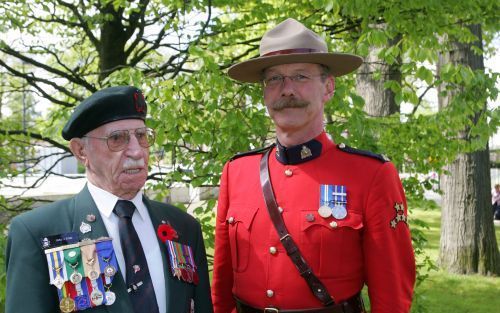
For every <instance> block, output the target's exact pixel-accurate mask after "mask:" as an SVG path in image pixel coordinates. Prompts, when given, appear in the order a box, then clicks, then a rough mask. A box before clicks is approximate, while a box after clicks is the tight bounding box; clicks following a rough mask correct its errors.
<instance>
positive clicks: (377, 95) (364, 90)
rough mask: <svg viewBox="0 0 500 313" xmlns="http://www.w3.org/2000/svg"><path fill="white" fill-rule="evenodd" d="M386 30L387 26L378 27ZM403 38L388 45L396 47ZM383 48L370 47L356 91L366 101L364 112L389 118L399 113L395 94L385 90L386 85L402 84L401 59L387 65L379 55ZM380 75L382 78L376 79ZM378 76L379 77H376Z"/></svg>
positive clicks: (357, 80)
mask: <svg viewBox="0 0 500 313" xmlns="http://www.w3.org/2000/svg"><path fill="white" fill-rule="evenodd" d="M377 27H379V28H384V27H385V24H381V25H378V26H377ZM400 40H401V36H400V35H398V36H396V37H394V38H392V39H390V40H389V42H388V45H389V46H394V45H397V44H398V43H399V41H400ZM382 48H383V47H374V46H372V47H370V51H369V53H368V55H367V56H366V57H365V60H364V63H363V64H362V65H361V67H360V68H359V70H358V71H357V75H356V91H357V93H358V94H359V95H360V96H361V97H362V98H363V99H364V100H365V107H364V111H365V112H366V113H368V115H370V116H374V117H375V116H388V115H391V114H393V113H396V112H398V111H399V108H398V106H397V104H396V101H395V97H394V92H393V91H392V90H391V89H386V88H384V83H385V82H387V81H389V80H394V81H396V82H398V83H401V71H400V69H399V67H400V65H401V59H400V57H398V59H397V60H396V62H394V63H393V64H388V63H386V62H385V61H384V60H383V59H381V58H380V57H379V56H378V54H379V53H380V51H381V50H382ZM378 73H380V78H376V76H378ZM375 74H377V75H375Z"/></svg>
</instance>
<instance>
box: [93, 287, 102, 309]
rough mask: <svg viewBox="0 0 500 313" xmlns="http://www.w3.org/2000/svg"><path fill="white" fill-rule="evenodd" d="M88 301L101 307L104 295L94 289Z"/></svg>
mask: <svg viewBox="0 0 500 313" xmlns="http://www.w3.org/2000/svg"><path fill="white" fill-rule="evenodd" d="M90 301H92V303H93V304H94V305H96V306H98V305H101V304H102V302H103V301H104V295H103V294H102V292H101V291H100V290H99V289H94V290H92V293H91V294H90Z"/></svg>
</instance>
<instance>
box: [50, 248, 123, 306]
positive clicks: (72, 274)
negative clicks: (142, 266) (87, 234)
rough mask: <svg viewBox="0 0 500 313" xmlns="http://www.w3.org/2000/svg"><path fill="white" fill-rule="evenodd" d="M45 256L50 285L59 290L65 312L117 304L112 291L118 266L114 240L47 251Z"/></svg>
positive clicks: (61, 304) (60, 302)
mask: <svg viewBox="0 0 500 313" xmlns="http://www.w3.org/2000/svg"><path fill="white" fill-rule="evenodd" d="M45 255H46V257H47V264H48V267H49V273H50V284H51V285H54V286H56V287H57V292H58V295H59V308H60V309H61V311H62V312H63V313H69V312H74V311H81V310H85V309H88V308H91V307H95V306H99V305H103V304H104V305H112V304H113V303H114V302H115V300H116V295H115V293H114V292H112V291H111V290H110V288H111V283H112V280H113V277H114V276H115V274H116V272H117V268H118V265H117V261H116V256H115V253H114V250H113V244H112V241H111V238H101V239H97V240H85V241H81V242H79V243H75V244H69V245H65V246H60V247H57V248H52V249H47V250H45Z"/></svg>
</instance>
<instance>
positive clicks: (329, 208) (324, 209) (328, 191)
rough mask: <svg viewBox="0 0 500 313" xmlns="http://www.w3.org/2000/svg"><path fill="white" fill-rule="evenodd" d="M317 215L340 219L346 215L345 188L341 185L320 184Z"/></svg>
mask: <svg viewBox="0 0 500 313" xmlns="http://www.w3.org/2000/svg"><path fill="white" fill-rule="evenodd" d="M318 214H319V216H321V217H323V218H329V217H330V216H333V217H334V218H336V219H338V220H342V219H344V218H346V216H347V190H346V186H341V185H320V207H319V209H318Z"/></svg>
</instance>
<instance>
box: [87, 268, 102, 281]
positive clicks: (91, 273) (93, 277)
mask: <svg viewBox="0 0 500 313" xmlns="http://www.w3.org/2000/svg"><path fill="white" fill-rule="evenodd" d="M87 277H88V278H90V280H96V279H98V278H99V272H98V271H95V270H91V271H89V272H88V273H87Z"/></svg>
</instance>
